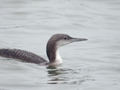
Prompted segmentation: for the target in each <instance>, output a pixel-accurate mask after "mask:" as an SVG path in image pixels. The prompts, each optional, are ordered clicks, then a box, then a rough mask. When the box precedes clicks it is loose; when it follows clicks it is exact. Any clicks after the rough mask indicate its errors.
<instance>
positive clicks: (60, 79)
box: [47, 66, 67, 84]
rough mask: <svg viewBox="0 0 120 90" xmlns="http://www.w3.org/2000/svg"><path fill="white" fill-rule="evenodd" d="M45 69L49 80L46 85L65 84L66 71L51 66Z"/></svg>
mask: <svg viewBox="0 0 120 90" xmlns="http://www.w3.org/2000/svg"><path fill="white" fill-rule="evenodd" d="M47 69H48V77H49V78H50V80H49V81H48V84H59V83H65V82H66V81H67V77H65V74H67V70H65V69H62V68H60V67H53V66H49V67H47Z"/></svg>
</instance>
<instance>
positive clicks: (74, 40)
mask: <svg viewBox="0 0 120 90" xmlns="http://www.w3.org/2000/svg"><path fill="white" fill-rule="evenodd" d="M86 40H88V39H86V38H71V41H72V42H79V41H86Z"/></svg>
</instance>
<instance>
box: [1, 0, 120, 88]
mask: <svg viewBox="0 0 120 90" xmlns="http://www.w3.org/2000/svg"><path fill="white" fill-rule="evenodd" d="M119 24H120V1H119V0H0V42H1V43H0V48H19V49H24V50H27V51H31V52H34V53H36V54H38V55H41V56H43V57H44V58H46V59H47V56H46V53H45V48H46V46H45V45H46V42H47V40H48V39H49V37H50V36H51V35H53V34H54V33H67V34H69V35H71V36H73V37H84V38H88V39H89V40H88V41H86V42H81V43H73V44H70V45H67V46H65V47H62V48H61V49H60V54H61V56H62V58H63V62H64V63H63V64H62V65H61V66H59V67H57V68H47V67H46V66H39V65H36V64H30V63H23V62H19V61H16V60H13V59H6V58H2V57H0V90H66V89H69V90H113V89H114V90H119V89H120V30H119V29H120V25H119Z"/></svg>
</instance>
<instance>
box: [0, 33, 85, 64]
mask: <svg viewBox="0 0 120 90" xmlns="http://www.w3.org/2000/svg"><path fill="white" fill-rule="evenodd" d="M85 40H87V39H85V38H72V37H70V36H69V35H67V34H55V35H53V36H52V37H51V38H50V39H49V40H48V43H47V47H46V53H47V56H48V59H49V63H48V62H47V61H46V60H45V59H43V58H42V57H40V56H38V55H36V54H34V53H32V52H28V51H24V50H20V49H0V56H2V57H6V58H13V59H19V60H20V61H23V62H29V63H36V64H40V65H44V64H49V65H58V64H61V63H62V59H61V57H60V55H59V53H58V48H59V47H61V46H64V45H66V44H69V43H72V42H78V41H85Z"/></svg>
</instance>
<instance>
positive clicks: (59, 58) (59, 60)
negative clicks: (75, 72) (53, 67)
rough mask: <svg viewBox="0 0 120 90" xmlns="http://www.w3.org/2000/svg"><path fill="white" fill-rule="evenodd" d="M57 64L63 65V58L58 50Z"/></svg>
mask: <svg viewBox="0 0 120 90" xmlns="http://www.w3.org/2000/svg"><path fill="white" fill-rule="evenodd" d="M55 63H56V64H61V63H62V58H61V56H60V54H59V51H58V50H57V51H56V59H55Z"/></svg>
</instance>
